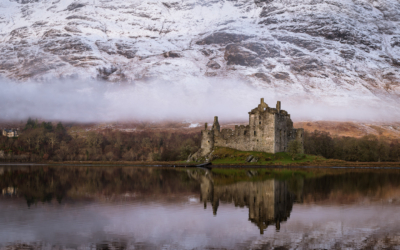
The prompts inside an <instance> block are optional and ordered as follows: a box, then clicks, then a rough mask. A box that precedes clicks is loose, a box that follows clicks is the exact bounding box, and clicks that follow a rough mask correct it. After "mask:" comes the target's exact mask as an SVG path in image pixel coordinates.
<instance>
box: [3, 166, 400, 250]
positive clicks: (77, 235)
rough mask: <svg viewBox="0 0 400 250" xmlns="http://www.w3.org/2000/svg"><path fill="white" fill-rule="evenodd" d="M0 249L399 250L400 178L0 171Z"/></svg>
mask: <svg viewBox="0 0 400 250" xmlns="http://www.w3.org/2000/svg"><path fill="white" fill-rule="evenodd" d="M0 190H1V192H2V193H1V194H0V249H7V250H9V249H32V250H33V249H46V250H53V249H54V250H55V249H57V250H61V249H96V250H97V249H99V250H100V249H104V250H106V249H110V250H112V249H113V250H114V249H115V250H123V249H400V170H379V169H375V170H365V169H364V170H362V169H258V170H254V171H253V170H247V169H213V170H212V171H208V170H203V169H185V168H176V169H174V168H161V167H128V166H126V167H115V166H114V167H110V166H46V165H39V166H38V165H36V166H35V165H1V166H0Z"/></svg>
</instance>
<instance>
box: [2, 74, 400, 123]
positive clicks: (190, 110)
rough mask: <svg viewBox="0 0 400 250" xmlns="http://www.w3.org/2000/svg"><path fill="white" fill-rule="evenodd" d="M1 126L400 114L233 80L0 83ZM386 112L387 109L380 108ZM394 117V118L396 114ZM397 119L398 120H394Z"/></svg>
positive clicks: (340, 97)
mask: <svg viewBox="0 0 400 250" xmlns="http://www.w3.org/2000/svg"><path fill="white" fill-rule="evenodd" d="M0 89H1V91H0V108H1V112H2V113H1V117H0V118H1V119H2V120H16V121H20V120H26V119H27V118H28V117H33V118H39V119H45V120H64V121H81V122H96V121H99V122H104V121H122V120H132V121H135V120H141V121H144V120H145V121H160V120H181V121H212V119H213V117H214V116H219V117H220V121H221V122H223V121H246V120H247V119H248V112H249V111H250V110H251V109H252V108H255V107H256V106H257V105H258V104H259V102H260V98H261V97H264V98H265V102H266V103H267V104H268V105H269V106H272V107H275V105H276V101H277V100H280V101H282V109H285V110H287V111H288V112H289V113H290V114H291V117H292V119H293V120H295V121H302V120H361V121H383V120H384V121H390V120H396V119H398V117H400V115H399V113H398V112H399V111H396V110H395V108H393V107H390V106H385V105H384V104H382V105H381V106H377V105H376V104H377V103H378V101H379V99H378V98H372V99H371V97H365V96H352V95H351V93H322V94H321V93H319V96H318V97H317V96H316V95H313V94H307V93H299V94H291V95H286V94H285V93H276V92H274V91H273V89H271V88H270V89H268V88H265V87H264V88H261V87H254V86H251V85H249V84H247V83H245V82H241V81H237V80H231V79H224V80H222V79H205V78H204V79H203V78H186V79H182V80H181V81H178V82H165V81H153V82H145V83H144V82H142V83H140V82H137V83H129V84H118V83H105V82H97V81H87V80H86V81H83V80H82V81H81V80H69V81H66V80H64V81H62V80H54V81H51V82H47V83H36V82H25V83H15V82H11V81H9V80H4V79H3V80H1V81H0ZM382 107H385V108H382ZM396 112H397V113H396ZM396 114H397V115H396Z"/></svg>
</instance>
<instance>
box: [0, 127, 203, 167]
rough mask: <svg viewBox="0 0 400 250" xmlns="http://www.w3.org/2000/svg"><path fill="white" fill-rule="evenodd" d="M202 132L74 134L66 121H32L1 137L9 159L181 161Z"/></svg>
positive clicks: (0, 143)
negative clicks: (13, 134)
mask: <svg viewBox="0 0 400 250" xmlns="http://www.w3.org/2000/svg"><path fill="white" fill-rule="evenodd" d="M199 146H200V134H199V133H196V134H186V133H172V132H145V131H144V132H136V133H128V132H121V131H112V130H111V129H106V130H102V131H100V132H96V131H89V132H84V133H80V134H79V136H78V135H73V134H72V133H68V131H67V129H66V128H65V127H64V126H63V124H62V123H58V124H57V125H56V126H53V124H52V123H50V122H42V123H38V122H37V121H33V120H31V119H29V120H28V122H27V124H26V126H25V128H24V129H23V130H22V132H21V134H20V136H19V137H18V138H7V137H1V138H0V150H3V151H4V154H5V155H6V157H5V158H7V159H14V160H28V161H40V160H54V161H119V160H123V161H177V160H186V159H187V158H188V156H189V155H190V154H192V153H194V152H196V151H197V150H198V148H199Z"/></svg>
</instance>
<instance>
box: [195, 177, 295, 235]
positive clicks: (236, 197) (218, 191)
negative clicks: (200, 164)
mask: <svg viewBox="0 0 400 250" xmlns="http://www.w3.org/2000/svg"><path fill="white" fill-rule="evenodd" d="M190 175H191V177H193V178H194V179H197V180H198V181H200V187H201V198H200V199H201V201H202V202H203V203H204V208H207V202H210V203H211V204H212V209H213V213H214V215H216V214H217V211H218V207H219V203H220V202H225V203H230V202H233V203H234V204H235V206H237V207H248V208H249V220H250V221H251V222H252V223H254V224H256V225H257V227H258V228H259V229H260V233H261V234H263V232H264V230H265V229H266V228H267V227H268V226H269V225H275V227H276V230H279V229H280V223H281V222H284V221H287V220H288V218H289V217H290V212H291V211H292V208H293V203H294V201H295V195H294V194H292V193H291V192H289V191H288V185H287V183H286V182H284V181H279V180H266V181H262V182H238V183H234V184H231V185H222V186H215V185H214V184H213V180H212V178H211V177H210V176H209V175H207V174H206V175H197V174H194V173H191V174H190Z"/></svg>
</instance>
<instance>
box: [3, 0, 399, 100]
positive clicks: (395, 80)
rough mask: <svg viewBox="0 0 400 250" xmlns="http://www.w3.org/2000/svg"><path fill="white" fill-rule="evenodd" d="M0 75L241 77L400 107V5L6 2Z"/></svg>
mask: <svg viewBox="0 0 400 250" xmlns="http://www.w3.org/2000/svg"><path fill="white" fill-rule="evenodd" d="M0 53H1V54H0V75H1V76H3V77H7V78H11V79H18V80H27V79H36V80H42V79H51V78H53V77H60V78H64V77H73V76H79V77H83V78H101V79H106V80H109V81H139V80H142V81H148V80H149V79H154V78H157V79H163V80H166V81H182V79H193V77H202V78H207V77H209V78H219V77H222V78H229V79H236V80H237V79H239V80H241V81H244V82H246V83H249V84H251V85H254V86H259V87H261V88H263V89H266V91H269V90H270V91H276V92H279V93H281V94H284V95H285V94H287V95H291V96H296V95H299V96H302V97H303V96H307V97H309V96H313V97H315V98H320V99H326V100H329V101H330V102H333V103H334V102H338V103H340V102H342V101H343V100H346V99H352V98H353V99H362V100H366V101H367V102H371V103H373V104H374V105H376V104H378V103H379V102H380V101H382V100H383V101H385V102H386V103H391V105H392V107H394V106H395V105H397V104H399V102H398V100H399V96H400V1H399V0H296V1H289V0H182V1H177V0H81V1H74V0H2V1H0Z"/></svg>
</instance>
